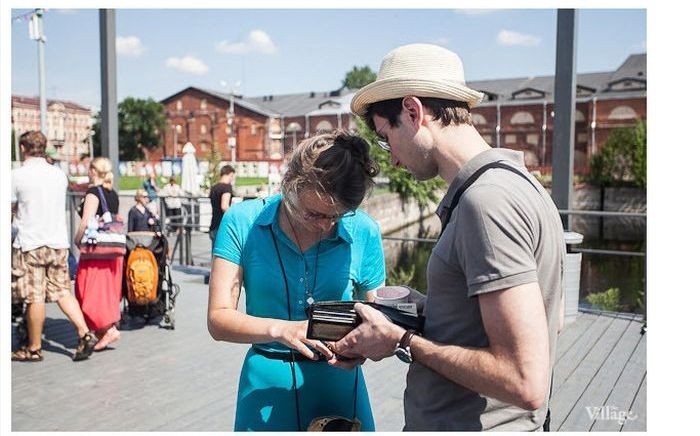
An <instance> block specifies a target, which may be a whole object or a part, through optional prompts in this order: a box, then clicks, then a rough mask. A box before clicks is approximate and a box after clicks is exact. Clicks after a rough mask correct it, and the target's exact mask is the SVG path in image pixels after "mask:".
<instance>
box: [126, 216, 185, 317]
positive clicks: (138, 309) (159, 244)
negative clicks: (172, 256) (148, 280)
mask: <svg viewBox="0 0 700 436" xmlns="http://www.w3.org/2000/svg"><path fill="white" fill-rule="evenodd" d="M137 247H143V248H145V249H147V250H148V251H150V252H151V253H153V256H154V257H155V260H156V264H157V269H158V285H157V291H156V298H155V299H154V300H153V301H151V302H149V303H146V304H138V303H137V302H135V301H130V299H129V283H128V280H129V279H130V278H129V271H128V259H129V255H130V254H131V253H132V252H133V251H134V250H135V249H136V248H137ZM179 292H180V286H179V285H177V284H175V283H173V281H172V277H171V275H170V263H169V261H168V240H167V239H166V237H165V235H163V233H162V232H160V229H158V231H156V232H129V233H127V234H126V256H125V261H124V277H123V280H122V322H127V321H128V320H129V318H134V317H139V318H143V319H144V320H145V322H146V323H149V322H151V321H152V320H155V319H158V318H161V319H160V324H161V325H162V327H163V328H166V329H170V330H172V329H174V328H175V299H176V298H177V294H178V293H179Z"/></svg>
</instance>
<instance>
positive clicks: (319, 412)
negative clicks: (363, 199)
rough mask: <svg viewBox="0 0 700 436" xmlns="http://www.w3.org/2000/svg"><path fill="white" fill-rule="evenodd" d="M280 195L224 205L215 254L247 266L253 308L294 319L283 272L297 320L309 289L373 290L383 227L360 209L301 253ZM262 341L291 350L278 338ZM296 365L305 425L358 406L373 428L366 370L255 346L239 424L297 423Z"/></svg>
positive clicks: (328, 295)
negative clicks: (282, 216) (281, 219)
mask: <svg viewBox="0 0 700 436" xmlns="http://www.w3.org/2000/svg"><path fill="white" fill-rule="evenodd" d="M281 200H282V196H281V195H280V194H278V195H276V196H273V197H270V198H267V199H264V200H262V199H257V200H247V201H244V202H242V203H238V204H236V205H234V206H232V207H231V208H229V210H227V211H226V214H225V215H224V217H223V219H222V221H221V225H220V226H219V231H218V234H217V238H216V242H215V244H214V251H213V254H214V256H218V257H220V258H222V259H225V260H228V261H230V262H233V263H235V264H238V265H240V266H241V267H242V268H243V286H244V287H245V293H246V313H247V314H249V315H252V316H257V317H262V318H277V319H289V316H288V315H289V313H288V308H287V294H286V293H287V291H286V289H285V284H284V276H285V275H286V277H287V285H288V288H289V294H290V296H289V297H290V306H291V312H292V313H291V319H292V320H304V319H307V315H306V309H307V307H308V305H309V303H308V302H307V295H308V294H307V291H311V294H312V296H313V298H314V300H315V301H325V300H351V299H364V298H365V294H366V292H367V291H368V290H371V289H374V288H377V287H378V286H380V285H381V284H382V283H383V282H384V280H385V270H384V252H383V250H382V243H381V234H380V231H379V226H378V225H377V223H376V222H375V221H374V220H372V218H371V217H369V215H367V214H366V213H364V212H363V211H360V210H358V211H357V213H356V214H355V215H354V216H352V217H346V218H342V219H341V220H340V222H339V223H338V225H337V226H336V229H337V230H336V234H335V235H333V236H331V237H329V238H326V239H323V240H321V241H320V242H319V243H318V244H316V245H315V246H313V247H311V248H310V249H309V250H307V251H306V253H303V254H302V253H300V252H299V250H298V248H297V247H296V245H295V244H294V243H293V242H292V241H291V240H290V239H289V238H288V237H287V236H286V234H285V233H284V232H283V231H282V230H281V228H280V227H279V224H278V222H277V214H278V210H279V206H280V204H281ZM273 234H274V238H273ZM275 240H276V242H277V247H278V248H279V257H280V258H281V259H278V256H277V250H276V248H275ZM280 260H281V263H282V265H283V268H284V273H283V271H282V269H281V266H280ZM256 347H258V348H261V349H264V350H266V351H288V348H286V347H285V346H283V345H282V344H280V343H277V342H271V343H266V344H256ZM292 369H293V370H294V371H295V375H296V384H297V393H296V397H298V401H299V403H298V404H299V415H300V421H301V428H302V429H304V430H305V429H306V428H307V426H308V424H309V422H310V421H311V420H312V419H313V418H315V417H318V416H327V415H339V416H343V417H346V418H352V417H353V410H356V413H357V417H358V419H360V421H361V422H362V430H364V431H373V430H374V419H373V417H372V410H371V407H370V403H369V397H368V395H367V388H366V386H365V381H364V378H363V376H362V370H361V369H358V371H357V372H356V371H355V370H351V371H348V370H343V369H338V368H334V367H332V366H330V365H328V364H327V363H325V362H311V361H301V362H296V363H294V364H292V363H289V362H285V361H283V360H277V359H270V358H267V357H265V356H263V355H261V354H258V353H255V352H254V351H253V349H252V348H251V349H250V350H249V351H248V353H247V354H246V357H245V361H244V362H243V367H242V369H241V375H240V378H239V382H238V399H237V403H236V417H235V425H234V430H236V431H243V430H262V431H296V430H297V407H296V399H295V392H294V388H293V381H292V372H291V371H292ZM356 374H357V376H356ZM356 377H357V395H356V396H355V395H353V393H354V392H355V381H356ZM355 401H356V402H355ZM353 403H354V404H353Z"/></svg>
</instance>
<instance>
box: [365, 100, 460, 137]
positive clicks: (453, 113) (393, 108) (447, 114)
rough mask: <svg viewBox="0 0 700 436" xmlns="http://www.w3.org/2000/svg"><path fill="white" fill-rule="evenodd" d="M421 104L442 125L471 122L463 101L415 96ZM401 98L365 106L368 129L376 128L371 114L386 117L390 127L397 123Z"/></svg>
mask: <svg viewBox="0 0 700 436" xmlns="http://www.w3.org/2000/svg"><path fill="white" fill-rule="evenodd" d="M417 98H418V99H419V100H420V101H421V103H423V106H425V107H427V108H428V109H430V111H431V112H432V113H433V119H434V120H440V121H441V122H442V125H443V126H449V125H450V124H452V123H454V124H457V125H459V124H471V123H472V116H471V112H470V111H469V104H467V103H466V102H464V101H455V100H447V99H444V98H433V97H417ZM402 101H403V98H394V99H391V100H383V101H378V102H376V103H372V104H371V105H369V106H368V107H367V112H366V113H365V116H364V117H363V119H364V121H365V122H366V123H367V125H368V126H369V128H370V129H372V130H373V131H374V130H376V128H377V127H376V126H375V125H374V120H372V116H373V115H378V116H380V117H382V118H386V119H387V120H388V121H389V125H390V126H391V127H396V126H397V125H398V124H399V114H400V113H401V109H402V108H401V102H402Z"/></svg>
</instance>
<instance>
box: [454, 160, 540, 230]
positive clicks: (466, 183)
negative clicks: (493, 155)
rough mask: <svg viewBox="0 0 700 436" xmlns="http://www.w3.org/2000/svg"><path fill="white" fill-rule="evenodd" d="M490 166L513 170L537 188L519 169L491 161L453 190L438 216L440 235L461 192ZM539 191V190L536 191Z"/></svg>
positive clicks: (490, 167) (457, 202) (460, 196)
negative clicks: (447, 205)
mask: <svg viewBox="0 0 700 436" xmlns="http://www.w3.org/2000/svg"><path fill="white" fill-rule="evenodd" d="M492 168H501V169H504V170H508V171H510V172H513V173H515V174H517V175H519V176H520V177H522V178H524V179H525V180H527V181H528V183H529V184H531V185H532V187H533V188H535V190H537V186H535V184H534V183H532V180H530V179H529V178H528V177H527V176H526V175H525V174H523V173H522V172H521V171H519V170H517V169H515V168H513V167H512V166H510V165H508V164H505V163H503V162H500V161H498V162H491V163H488V164H486V165H484V166H483V167H481V168H479V169H478V170H476V171H475V172H474V174H472V175H471V176H469V178H468V179H467V180H466V181H465V182H464V183H463V184H462V186H460V187H459V189H457V192H455V195H454V197H452V204H450V207H449V208H448V209H447V212H446V213H445V214H444V215H442V216H441V217H440V221H441V222H442V230H441V231H440V236H442V233H443V232H444V231H445V227H447V223H449V222H450V218H451V217H452V212H453V211H454V209H455V208H456V207H457V204H459V200H460V198H462V194H464V191H466V190H467V188H469V187H470V186H471V185H472V184H473V183H474V182H476V179H478V178H479V177H480V176H481V175H482V174H484V173H485V172H486V171H487V170H490V169H492ZM537 192H539V190H538V191H537Z"/></svg>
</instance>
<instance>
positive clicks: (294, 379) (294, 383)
mask: <svg viewBox="0 0 700 436" xmlns="http://www.w3.org/2000/svg"><path fill="white" fill-rule="evenodd" d="M270 235H271V236H272V242H273V244H274V245H275V253H276V254H277V261H278V262H279V265H280V270H281V271H282V277H283V278H284V290H285V293H286V294H287V319H288V320H289V321H291V320H292V304H291V299H290V297H289V284H288V282H287V272H286V271H285V269H284V264H283V263H282V256H281V255H280V248H279V244H278V243H277V238H276V237H275V232H274V231H273V230H272V226H270ZM319 243H320V241H319ZM317 249H318V247H317ZM316 262H317V264H318V259H316ZM315 281H316V280H315V278H314V282H315ZM295 354H296V353H295V352H294V350H292V349H290V350H289V360H288V362H289V369H290V371H291V372H292V387H293V388H294V402H295V406H296V412H297V431H303V429H302V427H301V413H300V412H299V390H298V389H297V375H296V371H295V370H294V367H295V364H296V358H295V356H294V355H295ZM285 361H287V360H286V359H285ZM358 372H359V368H357V367H356V368H355V387H354V389H353V403H352V419H353V420H354V419H355V418H357V379H358Z"/></svg>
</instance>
